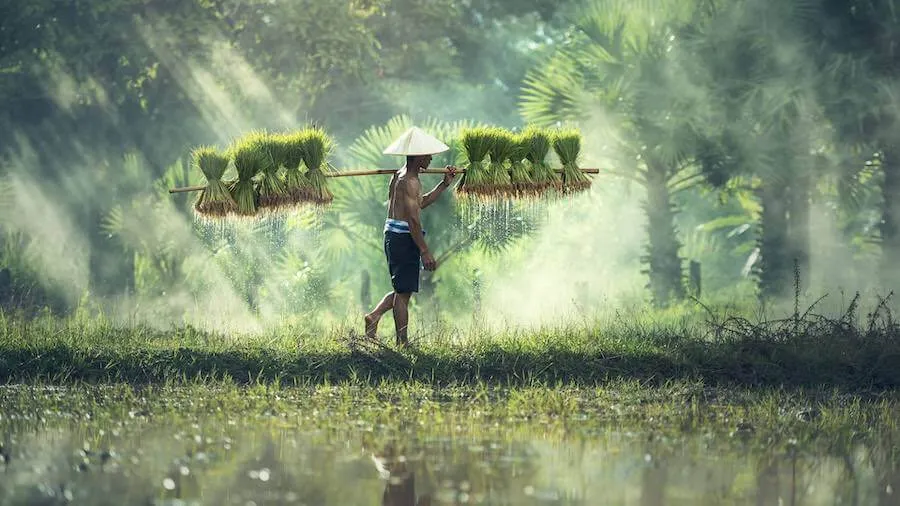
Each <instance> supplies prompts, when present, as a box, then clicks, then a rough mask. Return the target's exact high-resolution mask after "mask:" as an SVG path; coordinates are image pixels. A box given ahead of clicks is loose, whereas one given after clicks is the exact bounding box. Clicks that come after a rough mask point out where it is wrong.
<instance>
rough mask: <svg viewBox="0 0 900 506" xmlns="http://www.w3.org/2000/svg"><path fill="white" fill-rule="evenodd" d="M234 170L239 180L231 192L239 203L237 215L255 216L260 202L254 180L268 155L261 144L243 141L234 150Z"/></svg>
mask: <svg viewBox="0 0 900 506" xmlns="http://www.w3.org/2000/svg"><path fill="white" fill-rule="evenodd" d="M231 150H232V156H233V157H234V168H235V169H236V170H237V174H238V178H237V181H235V182H234V183H233V184H232V186H231V188H230V190H231V196H232V197H233V198H234V200H235V202H237V214H240V215H243V216H253V215H255V214H256V207H257V205H258V202H259V194H258V193H257V188H256V185H255V184H254V182H253V178H254V177H256V175H257V174H259V172H260V170H261V169H262V167H263V165H264V164H265V159H266V154H265V152H264V151H263V149H262V147H261V146H260V144H259V143H256V142H247V141H246V140H242V141H241V142H239V143H237V144H236V145H234V146H233V147H232V148H231Z"/></svg>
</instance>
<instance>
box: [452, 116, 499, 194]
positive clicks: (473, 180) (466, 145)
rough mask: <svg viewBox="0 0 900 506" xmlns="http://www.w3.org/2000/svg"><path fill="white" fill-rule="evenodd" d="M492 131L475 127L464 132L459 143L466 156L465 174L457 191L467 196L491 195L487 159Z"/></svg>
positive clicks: (457, 186)
mask: <svg viewBox="0 0 900 506" xmlns="http://www.w3.org/2000/svg"><path fill="white" fill-rule="evenodd" d="M491 141H492V129H491V128H488V127H474V128H468V129H466V130H463V132H462V134H461V135H460V139H459V142H460V144H462V147H463V150H464V152H465V155H466V166H465V169H466V170H465V172H464V173H463V175H462V177H461V178H460V180H459V184H457V185H456V191H457V192H458V193H459V194H461V195H465V196H470V197H480V196H486V195H489V194H490V192H489V190H488V188H489V183H490V181H489V179H488V176H489V174H488V169H487V167H486V166H485V163H484V161H485V158H487V155H488V151H489V150H490V148H491Z"/></svg>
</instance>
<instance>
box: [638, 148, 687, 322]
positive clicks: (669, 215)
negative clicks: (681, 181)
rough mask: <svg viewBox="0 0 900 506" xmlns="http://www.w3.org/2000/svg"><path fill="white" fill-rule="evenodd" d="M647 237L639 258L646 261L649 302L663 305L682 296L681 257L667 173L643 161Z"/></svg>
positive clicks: (683, 290)
mask: <svg viewBox="0 0 900 506" xmlns="http://www.w3.org/2000/svg"><path fill="white" fill-rule="evenodd" d="M647 169H648V170H647V178H646V183H647V202H646V203H645V205H644V211H645V212H646V213H647V236H648V239H649V245H648V247H647V254H646V255H645V256H644V257H643V258H642V261H643V262H644V263H646V264H648V269H647V270H646V271H645V272H646V273H647V274H648V275H649V277H650V283H649V285H648V287H649V288H650V293H651V295H652V297H653V303H654V304H655V305H656V306H659V307H665V306H667V305H668V304H669V302H670V301H671V300H672V299H675V300H680V299H683V298H684V296H685V289H684V284H683V282H682V268H681V257H679V256H678V250H679V249H680V248H681V244H680V243H679V242H678V237H677V230H676V229H675V206H674V204H673V203H672V196H671V194H670V193H669V186H668V174H667V171H666V170H665V169H664V168H661V167H660V166H658V165H656V164H654V163H648V164H647Z"/></svg>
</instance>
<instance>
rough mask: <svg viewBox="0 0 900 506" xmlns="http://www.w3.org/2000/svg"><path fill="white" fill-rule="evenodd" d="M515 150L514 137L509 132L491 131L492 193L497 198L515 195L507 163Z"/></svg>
mask: <svg viewBox="0 0 900 506" xmlns="http://www.w3.org/2000/svg"><path fill="white" fill-rule="evenodd" d="M512 150H513V135H512V133H510V132H509V131H508V130H505V129H503V128H499V127H495V128H493V129H492V131H491V147H490V150H489V153H490V157H491V163H490V165H488V180H489V186H490V193H491V194H492V195H495V196H502V195H513V194H514V193H515V192H514V189H513V186H512V181H511V180H510V176H509V169H508V168H507V165H506V161H507V159H508V158H509V156H510V153H511V152H512Z"/></svg>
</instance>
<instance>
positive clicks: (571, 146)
mask: <svg viewBox="0 0 900 506" xmlns="http://www.w3.org/2000/svg"><path fill="white" fill-rule="evenodd" d="M553 151H555V152H556V156H558V157H559V161H560V162H561V163H562V169H563V174H562V176H563V177H562V180H563V191H564V192H567V193H577V192H581V191H585V190H587V189H588V188H590V187H591V180H590V179H589V178H588V177H587V176H586V175H585V174H584V173H583V172H581V169H580V168H579V167H578V157H579V155H580V154H581V133H580V132H579V131H578V130H576V129H574V128H567V129H563V130H559V131H557V132H556V133H555V134H554V135H553Z"/></svg>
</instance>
